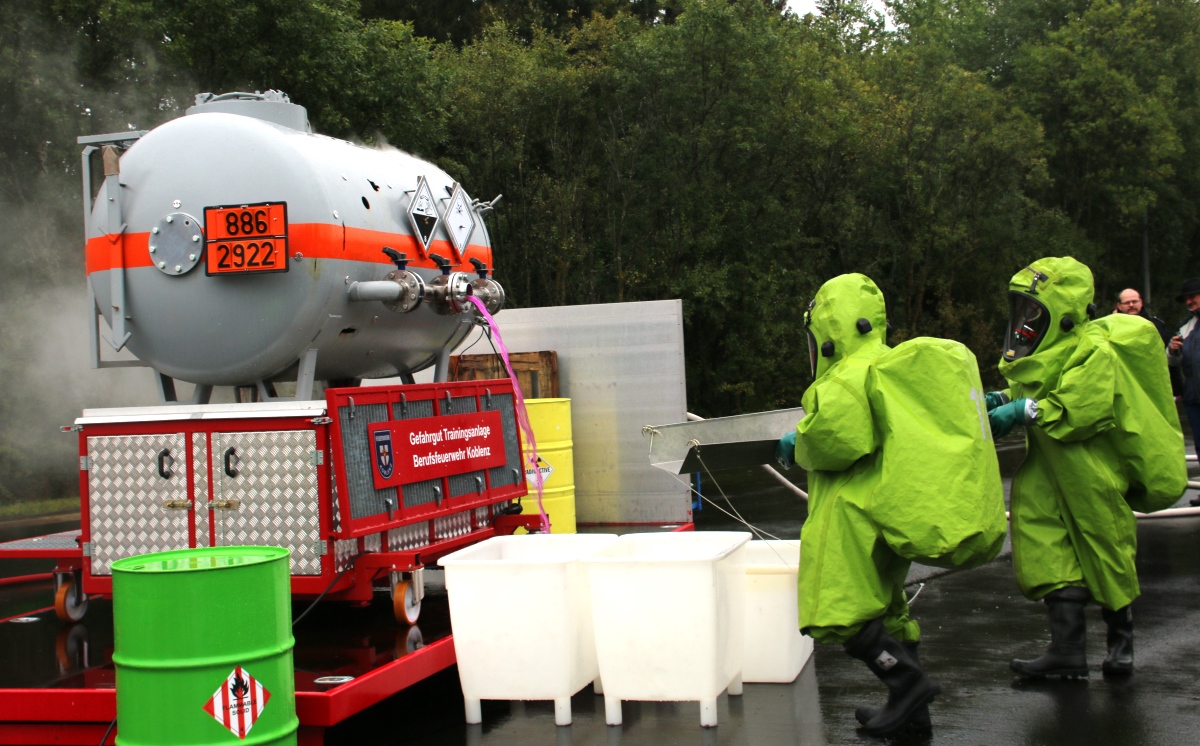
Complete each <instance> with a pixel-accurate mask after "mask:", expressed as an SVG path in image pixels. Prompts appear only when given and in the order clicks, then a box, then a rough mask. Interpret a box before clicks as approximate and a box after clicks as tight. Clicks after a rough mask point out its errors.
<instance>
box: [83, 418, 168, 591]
mask: <svg viewBox="0 0 1200 746" xmlns="http://www.w3.org/2000/svg"><path fill="white" fill-rule="evenodd" d="M87 455H88V459H89V464H88V516H87V520H88V527H89V532H90V537H91V555H92V563H91V574H92V575H111V574H112V570H111V565H112V563H113V562H115V561H116V560H119V559H124V558H125V557H133V556H135V555H139V554H149V553H150V552H165V551H168V550H171V549H187V548H188V546H189V543H190V542H189V540H190V538H191V537H190V527H189V521H188V513H189V511H188V510H187V509H180V508H179V507H177V506H187V505H188V477H187V460H188V446H187V438H186V437H185V435H184V433H166V434H162V435H113V436H94V437H89V438H88V439H87Z"/></svg>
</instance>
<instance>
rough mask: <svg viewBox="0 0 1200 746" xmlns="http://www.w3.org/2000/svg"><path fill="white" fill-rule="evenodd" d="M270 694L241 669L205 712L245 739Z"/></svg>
mask: <svg viewBox="0 0 1200 746" xmlns="http://www.w3.org/2000/svg"><path fill="white" fill-rule="evenodd" d="M270 699H271V693H270V692H268V691H267V690H266V689H264V688H263V685H262V684H261V683H260V682H259V681H258V680H257V679H255V678H254V677H253V676H251V675H250V674H248V673H246V669H244V668H242V667H241V666H238V667H237V668H235V669H233V671H232V672H230V674H229V676H228V677H227V678H226V679H225V681H224V683H222V684H221V686H220V687H218V688H217V691H215V692H213V695H212V697H211V698H210V699H209V700H208V701H207V702H205V703H204V711H205V712H207V713H208V714H209V715H212V716H213V717H214V718H215V719H216V721H217V722H218V723H220V724H221V725H223V726H225V727H226V728H228V729H229V732H230V733H232V734H233V735H235V736H237V737H238V738H243V739H244V738H245V737H246V735H247V734H249V733H250V729H251V728H253V727H254V723H255V722H257V721H258V717H259V715H262V711H263V708H265V707H266V706H267V701H268V700H270Z"/></svg>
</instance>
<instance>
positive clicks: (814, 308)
mask: <svg viewBox="0 0 1200 746" xmlns="http://www.w3.org/2000/svg"><path fill="white" fill-rule="evenodd" d="M804 325H805V327H806V328H807V330H808V344H809V362H810V363H811V364H812V369H813V380H816V379H818V378H820V377H822V376H824V375H825V374H826V373H828V372H829V371H830V370H831V369H832V368H833V367H834V366H836V365H837V364H838V363H840V362H841V361H843V360H845V359H846V358H848V357H850V356H852V355H855V354H856V353H859V352H861V351H864V350H869V351H873V352H874V353H875V354H878V353H880V352H882V351H883V349H884V348H886V345H885V343H884V338H885V336H886V334H887V312H886V308H885V306H884V301H883V292H882V291H880V289H879V287H878V286H877V285H876V284H875V283H874V282H872V281H871V278H869V277H867V276H866V275H861V274H858V273H854V274H848V275H838V276H837V277H834V278H833V279H831V280H829V281H828V282H826V283H825V284H824V285H822V286H821V289H820V290H818V291H817V296H816V298H815V299H813V302H812V303H810V304H809V306H808V311H806V312H805V314H804Z"/></svg>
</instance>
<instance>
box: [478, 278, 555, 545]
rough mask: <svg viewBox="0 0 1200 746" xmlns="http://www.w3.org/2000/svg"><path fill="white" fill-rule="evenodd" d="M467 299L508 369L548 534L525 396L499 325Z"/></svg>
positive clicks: (480, 303) (535, 445)
mask: <svg viewBox="0 0 1200 746" xmlns="http://www.w3.org/2000/svg"><path fill="white" fill-rule="evenodd" d="M467 300H469V301H471V302H472V303H474V304H475V307H476V308H478V309H479V313H481V314H483V318H484V319H486V320H487V323H488V326H489V327H490V328H491V330H492V335H493V337H494V339H495V342H496V347H497V348H498V349H499V350H500V357H501V359H503V360H504V368H505V369H506V370H507V371H508V377H509V378H511V379H512V382H513V396H515V397H516V402H517V424H519V425H520V426H521V430H522V432H524V433H525V442H526V443H528V444H529V457H528V458H527V459H526V461H527V463H528V464H529V466H530V467H532V468H533V484H534V486H535V487H536V488H537V506H538V514H540V515H541V517H542V531H543V532H544V533H547V534H548V533H550V516H548V515H546V510H545V508H543V507H542V483H543V480H542V470H541V469H539V468H538V453H537V440H536V439H535V438H534V437H533V428H532V427H531V426H530V425H529V413H528V412H526V411H525V396H524V394H522V393H521V383H520V381H518V380H517V374H516V373H514V372H513V369H512V363H511V362H509V360H508V348H507V347H505V346H504V340H503V339H501V337H500V327H499V326H498V325H497V324H496V319H494V318H492V315H491V314H490V313H488V310H487V308H485V307H484V305H483V301H481V300H479V299H478V298H476V297H475V296H473V295H470V296H467Z"/></svg>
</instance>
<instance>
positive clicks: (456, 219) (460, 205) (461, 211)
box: [446, 184, 475, 259]
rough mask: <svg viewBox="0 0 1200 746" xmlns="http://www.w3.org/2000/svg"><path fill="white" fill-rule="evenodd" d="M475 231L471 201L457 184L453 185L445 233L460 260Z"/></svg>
mask: <svg viewBox="0 0 1200 746" xmlns="http://www.w3.org/2000/svg"><path fill="white" fill-rule="evenodd" d="M474 231H475V215H474V213H473V212H472V211H471V200H470V199H469V198H468V197H467V193H466V192H464V191H463V188H462V186H460V185H459V184H455V185H454V191H453V192H452V193H451V194H450V209H448V210H447V211H446V232H447V233H449V234H450V243H452V244H454V250H455V251H457V252H458V258H459V259H461V258H462V256H463V254H465V253H466V251H467V242H468V241H469V240H471V234H472V233H473V232H474Z"/></svg>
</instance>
